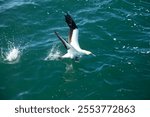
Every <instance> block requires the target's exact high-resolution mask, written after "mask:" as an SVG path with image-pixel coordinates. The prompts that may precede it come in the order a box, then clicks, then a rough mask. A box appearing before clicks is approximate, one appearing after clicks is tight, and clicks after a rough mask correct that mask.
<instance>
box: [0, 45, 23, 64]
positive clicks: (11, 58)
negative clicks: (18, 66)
mask: <svg viewBox="0 0 150 117" xmlns="http://www.w3.org/2000/svg"><path fill="white" fill-rule="evenodd" d="M20 55H21V51H20V49H19V47H15V46H14V43H12V42H9V46H8V49H6V50H4V49H3V48H1V58H2V61H3V62H4V63H8V64H14V63H17V62H19V59H20Z"/></svg>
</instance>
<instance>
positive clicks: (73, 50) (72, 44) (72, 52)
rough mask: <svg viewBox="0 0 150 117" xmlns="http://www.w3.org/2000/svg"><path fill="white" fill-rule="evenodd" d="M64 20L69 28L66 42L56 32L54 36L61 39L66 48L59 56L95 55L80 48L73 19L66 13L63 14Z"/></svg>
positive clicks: (78, 56) (77, 32) (73, 57)
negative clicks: (65, 51)
mask: <svg viewBox="0 0 150 117" xmlns="http://www.w3.org/2000/svg"><path fill="white" fill-rule="evenodd" d="M65 21H66V23H67V24H68V26H69V28H70V34H69V39H68V42H67V41H66V40H65V39H63V38H62V37H61V36H60V35H59V34H58V33H57V32H55V34H56V36H57V37H58V38H59V39H60V40H61V42H62V43H63V45H64V47H65V48H66V49H67V53H66V54H65V55H63V56H62V57H61V58H71V59H77V58H81V57H82V56H83V55H90V54H91V55H93V56H95V55H94V54H92V52H90V51H87V50H83V49H81V48H80V45H79V42H78V35H79V30H78V27H77V26H76V24H75V22H74V20H73V19H72V17H71V16H70V15H69V14H68V13H67V14H66V15H65Z"/></svg>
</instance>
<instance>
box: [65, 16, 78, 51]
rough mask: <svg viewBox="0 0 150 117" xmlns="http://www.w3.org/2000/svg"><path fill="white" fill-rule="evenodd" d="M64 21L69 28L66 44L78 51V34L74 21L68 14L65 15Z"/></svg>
mask: <svg viewBox="0 0 150 117" xmlns="http://www.w3.org/2000/svg"><path fill="white" fill-rule="evenodd" d="M65 21H66V23H67V24H68V26H69V28H70V32H69V40H68V42H69V44H71V45H72V46H73V47H74V48H75V49H77V50H78V49H80V47H79V43H78V33H79V30H78V27H77V25H76V23H75V22H74V20H73V19H72V17H71V16H70V15H69V14H68V13H67V14H66V15H65Z"/></svg>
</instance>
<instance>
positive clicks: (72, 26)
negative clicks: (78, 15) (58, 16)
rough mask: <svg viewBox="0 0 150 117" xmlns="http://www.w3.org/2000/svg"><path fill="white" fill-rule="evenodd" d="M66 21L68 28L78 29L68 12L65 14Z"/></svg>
mask: <svg viewBox="0 0 150 117" xmlns="http://www.w3.org/2000/svg"><path fill="white" fill-rule="evenodd" d="M65 21H66V23H67V24H68V26H69V27H70V28H71V29H76V28H78V27H77V25H76V23H75V21H74V20H73V18H72V17H71V16H70V15H69V13H68V12H66V14H65Z"/></svg>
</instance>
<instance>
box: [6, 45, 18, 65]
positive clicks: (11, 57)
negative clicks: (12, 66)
mask: <svg viewBox="0 0 150 117" xmlns="http://www.w3.org/2000/svg"><path fill="white" fill-rule="evenodd" d="M19 55H20V51H19V49H18V48H15V47H14V48H13V49H12V50H10V51H9V52H8V53H6V60H7V61H9V62H11V61H15V60H17V59H18V57H19Z"/></svg>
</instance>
